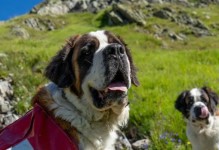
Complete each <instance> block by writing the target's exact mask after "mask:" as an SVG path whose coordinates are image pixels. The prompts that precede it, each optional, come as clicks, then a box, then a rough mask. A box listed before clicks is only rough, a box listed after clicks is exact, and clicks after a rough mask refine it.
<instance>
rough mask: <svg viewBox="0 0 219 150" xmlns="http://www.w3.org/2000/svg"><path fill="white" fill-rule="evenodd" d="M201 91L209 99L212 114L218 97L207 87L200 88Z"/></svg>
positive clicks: (218, 99) (218, 100)
mask: <svg viewBox="0 0 219 150" xmlns="http://www.w3.org/2000/svg"><path fill="white" fill-rule="evenodd" d="M202 90H204V91H205V92H206V93H207V95H208V97H209V99H210V109H211V112H212V113H214V112H215V110H216V106H217V104H218V102H219V97H218V95H217V94H216V93H215V92H214V91H212V90H211V88H209V87H202Z"/></svg>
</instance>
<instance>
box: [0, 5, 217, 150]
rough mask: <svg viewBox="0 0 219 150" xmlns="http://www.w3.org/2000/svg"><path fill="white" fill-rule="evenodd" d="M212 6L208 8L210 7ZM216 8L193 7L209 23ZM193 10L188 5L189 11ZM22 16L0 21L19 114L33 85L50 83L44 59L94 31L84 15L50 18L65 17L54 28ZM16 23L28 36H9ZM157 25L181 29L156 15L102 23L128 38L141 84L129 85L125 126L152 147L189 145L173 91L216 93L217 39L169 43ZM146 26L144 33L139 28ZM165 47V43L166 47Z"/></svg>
mask: <svg viewBox="0 0 219 150" xmlns="http://www.w3.org/2000/svg"><path fill="white" fill-rule="evenodd" d="M209 10H210V11H209ZM218 10H219V9H218V6H209V7H207V8H199V9H197V10H196V11H197V13H199V14H200V16H202V12H208V13H209V14H210V16H211V19H207V20H205V21H206V23H208V24H209V25H210V24H212V23H217V21H218V20H219V16H218V15H216V14H218ZM187 11H188V12H192V11H193V10H192V9H188V10H187ZM30 17H39V16H36V15H26V16H22V17H19V18H15V19H13V20H10V21H9V22H7V23H4V24H2V25H0V53H4V54H6V56H1V55H0V77H8V76H12V78H13V86H14V91H15V96H14V98H15V99H17V100H18V105H17V107H16V110H17V112H18V113H20V114H23V113H24V112H25V111H27V110H28V109H30V105H29V103H30V100H31V97H32V96H33V94H34V92H35V91H36V89H37V87H39V86H40V85H43V84H44V83H46V82H48V81H47V79H45V78H44V77H43V75H42V73H43V69H44V68H45V66H46V65H47V63H48V60H49V59H50V58H51V57H52V56H53V55H54V54H55V53H56V52H57V50H59V49H60V48H61V46H62V45H64V43H65V40H66V39H68V38H69V37H70V36H72V35H76V34H79V33H86V32H88V31H91V30H98V29H100V28H98V26H97V24H98V23H99V22H98V21H99V20H95V19H96V18H98V17H97V16H96V15H92V14H87V13H78V14H77V13H75V14H68V15H66V16H59V17H49V16H44V18H49V19H51V20H53V21H54V22H57V23H59V22H61V21H64V22H65V24H64V25H62V26H59V28H58V29H56V30H54V31H36V30H34V29H31V28H28V27H25V26H24V24H23V21H24V20H25V19H26V18H30ZM17 24H19V25H20V26H22V27H24V28H26V30H27V31H28V32H29V33H30V36H31V38H29V39H22V38H19V37H15V36H13V35H12V34H11V28H12V27H13V26H14V25H17ZM153 24H159V25H160V26H167V27H170V26H171V28H173V29H174V30H177V29H181V28H180V27H179V26H177V25H174V24H173V23H172V22H170V21H165V20H162V19H158V18H154V19H150V20H148V21H147V25H146V26H145V27H139V26H137V25H135V24H129V25H125V26H105V27H103V28H101V29H106V30H110V31H112V32H114V33H116V34H118V35H120V36H121V37H123V39H124V40H125V41H126V43H127V44H128V46H129V47H130V49H131V51H132V54H133V57H134V62H135V64H136V65H137V67H138V70H139V71H138V77H139V80H140V83H141V86H139V87H137V88H136V87H132V88H131V90H130V93H129V99H130V101H131V104H130V107H131V117H130V125H129V127H128V129H133V128H137V131H138V134H137V138H143V137H149V138H150V139H151V140H152V147H151V149H153V150H164V149H165V150H166V149H170V150H171V149H180V150H183V149H191V145H190V144H189V141H188V140H187V138H186V135H185V124H184V122H183V119H182V117H181V115H180V113H178V112H177V111H176V110H175V109H174V101H175V99H176V97H177V95H178V94H179V93H180V92H181V91H183V90H185V89H190V88H193V87H202V86H210V87H211V88H212V89H214V90H215V91H216V92H218V93H219V86H218V83H219V44H218V43H219V42H218V40H219V38H218V34H217V33H218V32H219V31H218V30H216V29H214V31H213V32H214V33H215V35H214V36H208V37H202V38H196V37H194V36H188V37H187V39H186V41H172V40H170V39H169V38H168V37H164V38H163V39H157V38H156V37H154V36H153V35H152V34H150V32H152V31H151V26H152V25H153ZM145 30H147V31H148V32H149V33H148V32H143V31H145ZM164 45H165V46H164Z"/></svg>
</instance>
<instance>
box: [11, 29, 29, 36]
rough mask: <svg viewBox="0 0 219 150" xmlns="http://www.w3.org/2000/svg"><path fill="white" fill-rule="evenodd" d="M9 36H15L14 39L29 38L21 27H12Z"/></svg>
mask: <svg viewBox="0 0 219 150" xmlns="http://www.w3.org/2000/svg"><path fill="white" fill-rule="evenodd" d="M11 34H12V35H14V36H16V37H20V38H23V39H29V37H30V35H29V33H28V32H27V30H26V29H24V28H22V27H20V26H14V27H12V29H11Z"/></svg>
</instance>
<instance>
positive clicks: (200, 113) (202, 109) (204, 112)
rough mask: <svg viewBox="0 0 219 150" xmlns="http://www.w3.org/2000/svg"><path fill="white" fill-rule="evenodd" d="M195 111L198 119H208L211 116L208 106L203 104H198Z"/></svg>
mask: <svg viewBox="0 0 219 150" xmlns="http://www.w3.org/2000/svg"><path fill="white" fill-rule="evenodd" d="M194 113H195V116H196V118H198V119H206V118H208V116H209V111H208V108H207V107H206V106H202V105H200V106H196V107H195V108H194Z"/></svg>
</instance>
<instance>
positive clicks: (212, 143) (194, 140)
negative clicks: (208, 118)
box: [187, 127, 219, 150]
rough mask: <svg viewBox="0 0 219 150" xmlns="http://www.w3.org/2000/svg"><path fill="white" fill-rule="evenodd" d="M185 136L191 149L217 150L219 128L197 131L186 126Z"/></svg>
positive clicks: (218, 148) (218, 147)
mask: <svg viewBox="0 0 219 150" xmlns="http://www.w3.org/2000/svg"><path fill="white" fill-rule="evenodd" d="M187 136H188V138H189V140H190V142H191V144H192V147H193V150H208V149H209V150H219V129H218V128H214V127H213V128H211V129H202V130H200V131H199V132H196V131H194V130H192V129H191V128H189V127H187Z"/></svg>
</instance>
